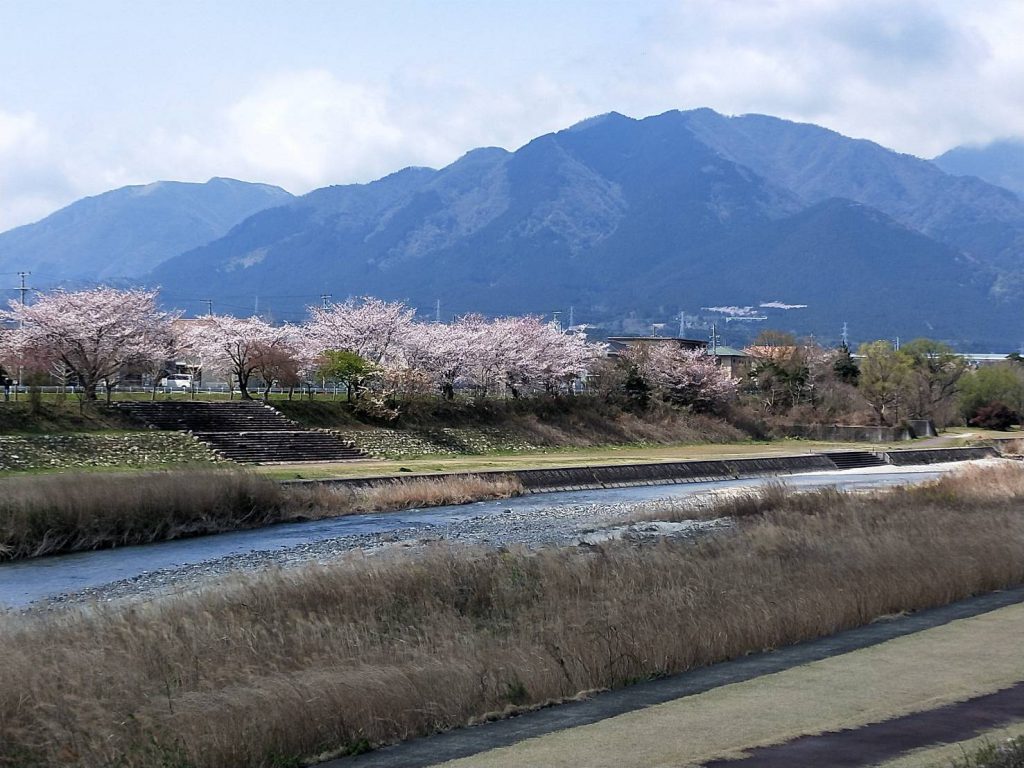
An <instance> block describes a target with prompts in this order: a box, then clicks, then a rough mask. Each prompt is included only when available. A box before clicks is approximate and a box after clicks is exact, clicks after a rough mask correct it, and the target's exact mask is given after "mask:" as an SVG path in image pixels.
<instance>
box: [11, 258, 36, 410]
mask: <svg viewBox="0 0 1024 768" xmlns="http://www.w3.org/2000/svg"><path fill="white" fill-rule="evenodd" d="M31 274H32V273H31V272H19V273H18V277H19V278H20V279H21V287H20V288H18V291H19V292H20V293H21V306H23V307H24V306H25V295H26V294H27V293H28V287H27V286H26V285H25V278H26V277H28V276H29V275H31ZM24 327H25V321H24V320H19V321H18V328H24ZM24 375H25V371H24V368H23V367H22V365H21V362H20V360H19V362H18V383H17V384H15V385H14V402H18V390H19V389H21V380H22V378H23V377H24Z"/></svg>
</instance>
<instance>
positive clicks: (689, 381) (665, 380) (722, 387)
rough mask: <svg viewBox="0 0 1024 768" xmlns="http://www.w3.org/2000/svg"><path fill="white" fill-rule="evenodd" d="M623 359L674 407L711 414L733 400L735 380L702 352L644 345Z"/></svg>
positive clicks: (735, 387) (671, 346) (624, 354)
mask: <svg viewBox="0 0 1024 768" xmlns="http://www.w3.org/2000/svg"><path fill="white" fill-rule="evenodd" d="M623 357H624V358H625V359H626V360H627V361H628V362H630V363H632V364H633V365H634V366H635V367H636V370H637V373H639V375H640V376H641V378H642V379H643V380H644V381H645V382H646V383H647V384H648V386H649V387H650V388H651V389H653V390H654V391H655V392H657V393H658V394H659V395H661V397H662V398H663V399H664V400H666V401H667V402H670V403H673V404H675V405H682V406H685V407H688V408H692V409H693V410H695V411H713V410H715V409H716V408H718V407H720V406H721V405H723V404H724V403H726V402H728V401H729V400H731V399H733V398H734V397H735V396H736V390H737V387H738V384H737V382H736V380H735V379H733V378H732V377H731V376H730V375H729V371H728V370H727V369H725V368H723V367H721V366H719V365H718V364H717V362H716V360H715V358H714V357H713V356H711V355H709V354H707V353H706V352H705V351H704V350H701V349H693V350H690V349H680V348H679V347H677V346H674V345H669V344H647V345H636V346H633V347H631V348H629V349H628V350H626V352H625V353H623Z"/></svg>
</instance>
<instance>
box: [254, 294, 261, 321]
mask: <svg viewBox="0 0 1024 768" xmlns="http://www.w3.org/2000/svg"><path fill="white" fill-rule="evenodd" d="M259 313H260V297H259V296H257V297H256V301H255V303H254V304H253V308H252V314H253V317H257V316H258V315H259Z"/></svg>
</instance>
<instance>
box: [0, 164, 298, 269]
mask: <svg viewBox="0 0 1024 768" xmlns="http://www.w3.org/2000/svg"><path fill="white" fill-rule="evenodd" d="M291 199H292V196H291V195H290V194H289V193H288V192H285V191H284V190H283V189H281V188H280V187H273V186H270V185H269V184H250V183H247V182H243V181H235V180H234V179H218V178H214V179H210V180H209V181H208V182H206V183H205V184H189V183H185V182H177V181H158V182H155V183H153V184H146V185H139V186H131V187H122V188H120V189H115V190H113V191H111V192H105V193H103V194H101V195H96V196H95V197H86V198H84V199H82V200H79V201H77V202H75V203H72V204H71V205H69V206H67V207H66V208H62V209H61V210H59V211H57V212H56V213H54V214H51V215H50V216H47V217H46V218H45V219H43V220H42V221H40V222H37V223H35V224H27V225H25V226H22V227H17V228H15V229H12V230H9V231H7V232H4V233H2V234H0V272H13V271H17V270H27V271H30V272H32V274H33V277H34V278H35V280H36V281H40V282H48V283H50V282H62V283H75V282H78V281H82V280H85V281H105V280H113V279H122V278H141V277H143V276H144V275H146V274H147V273H149V272H150V271H151V270H152V269H154V268H155V267H156V266H157V265H158V264H160V263H161V262H163V261H166V260H167V259H169V258H171V257H172V256H177V255H178V254H181V253H183V252H185V251H188V250H191V249H192V248H195V247H197V246H199V245H204V244H205V243H209V242H211V241H212V240H216V239H217V238H219V237H221V236H223V235H225V234H227V232H228V231H229V230H230V229H231V228H232V227H233V226H235V225H236V224H238V223H239V222H241V221H243V220H244V219H246V218H248V217H249V216H251V215H252V214H254V213H256V212H258V211H262V210H264V209H265V208H270V207H273V206H278V205H282V204H284V203H286V202H288V201H289V200H291Z"/></svg>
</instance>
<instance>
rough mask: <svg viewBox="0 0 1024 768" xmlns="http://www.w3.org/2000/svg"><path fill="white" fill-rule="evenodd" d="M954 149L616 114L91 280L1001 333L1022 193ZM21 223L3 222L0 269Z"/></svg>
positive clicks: (1015, 301)
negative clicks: (910, 148) (13, 226)
mask: <svg viewBox="0 0 1024 768" xmlns="http://www.w3.org/2000/svg"><path fill="white" fill-rule="evenodd" d="M983 154H984V153H983ZM951 155H952V156H953V158H954V160H955V159H956V155H955V154H954V153H947V155H943V156H942V157H940V158H936V159H935V161H933V162H930V161H927V160H923V159H920V158H917V157H913V156H910V155H904V154H899V153H896V152H893V151H891V150H889V149H886V148H884V147H882V146H880V145H878V144H875V143H873V142H869V141H864V140H856V139H850V138H847V137H845V136H842V135H840V134H838V133H835V132H834V131H830V130H828V129H825V128H822V127H819V126H815V125H809V124H800V123H794V122H790V121H786V120H781V119H778V118H773V117H768V116H763V115H744V116H738V117H727V116H723V115H720V114H718V113H716V112H713V111H711V110H708V109H699V110H693V111H686V112H679V111H672V112H667V113H664V114H661V115H657V116H653V117H648V118H644V119H632V118H629V117H625V116H623V115H620V114H617V113H610V114H607V115H603V116H600V117H595V118H592V119H590V120H586V121H584V122H582V123H579V124H577V125H574V126H572V127H570V128H567V129H566V130H563V131H559V132H557V133H552V134H547V135H544V136H540V137H538V138H537V139H535V140H533V141H531V142H529V143H528V144H526V145H525V146H523V147H521V148H520V149H518V150H516V151H514V152H508V151H505V150H503V149H498V148H482V149H477V150H473V151H471V152H469V153H467V154H466V155H464V156H463V157H462V158H460V159H459V160H457V161H456V162H454V163H452V164H451V165H449V166H447V167H445V168H442V169H440V170H434V169H429V168H406V169H404V170H401V171H398V172H397V173H394V174H391V175H389V176H386V177H384V178H382V179H379V180H377V181H374V182H371V183H369V184H360V185H343V186H332V187H326V188H323V189H318V190H314V191H312V192H310V193H308V194H306V195H302V196H300V197H295V198H292V197H290V196H288V195H287V193H285V192H284V191H283V190H278V189H277V188H272V187H263V186H261V185H253V186H254V189H252V190H248V192H251V193H252V196H251V197H250V198H249V199H250V202H251V204H252V205H254V206H256V205H259V206H260V208H259V209H256V210H255V211H252V212H250V213H251V215H248V214H244V215H240V216H239V217H238V218H237V220H236V221H234V222H230V223H228V221H227V219H228V218H229V217H227V216H225V217H223V218H221V219H219V220H218V223H219V224H221V225H223V226H224V231H222V232H218V233H216V234H214V235H213V236H206V235H205V234H202V235H201V233H198V232H197V233H195V234H196V235H197V240H196V241H194V242H193V243H191V244H190V246H194V247H189V246H186V247H180V246H172V247H164V248H163V250H161V252H160V253H159V254H157V253H155V252H154V250H150V251H148V252H147V254H146V255H144V256H142V255H140V256H139V257H135V256H130V257H129V256H124V257H121V258H122V260H121V262H119V263H111V264H109V265H106V266H104V267H103V269H102V271H100V272H99V273H96V274H97V276H96V277H95V278H93V279H103V278H105V277H107V276H110V275H113V274H115V273H117V272H118V270H121V272H120V273H121V274H127V275H128V276H129V277H139V275H141V274H143V272H144V271H145V270H146V269H147V268H151V271H149V272H148V273H146V274H145V275H144V277H143V278H142V279H144V280H145V281H147V282H148V283H150V284H155V285H160V286H162V288H163V290H164V294H163V295H164V296H165V300H167V301H168V303H171V304H175V305H177V306H182V307H185V308H186V309H188V310H190V311H193V312H199V311H201V309H202V307H203V306H205V305H203V304H202V303H201V301H202V300H204V299H207V298H209V299H212V300H213V301H214V304H215V309H217V311H225V310H228V311H235V312H238V313H242V312H245V311H247V310H248V311H251V310H250V308H251V307H253V306H255V304H256V302H257V301H258V302H259V307H260V309H261V310H262V311H267V310H269V311H270V312H271V314H273V315H274V316H276V317H280V318H287V317H296V316H298V315H301V313H302V311H303V308H304V307H305V306H306V305H308V304H312V303H315V302H317V301H318V300H319V296H320V295H321V294H324V293H328V294H331V295H333V297H334V298H335V299H336V300H340V299H343V298H345V297H347V296H357V295H362V294H372V295H377V296H381V297H384V298H389V299H403V300H406V301H408V302H410V303H411V304H412V305H413V306H416V307H418V308H419V309H420V311H421V312H423V313H424V314H428V315H430V316H432V315H433V312H434V308H435V306H436V305H435V302H440V306H441V308H442V315H443V316H444V317H449V316H451V315H452V314H462V313H465V312H470V311H478V312H483V313H486V314H502V313H513V312H515V313H521V312H537V313H543V314H548V313H550V312H551V311H552V310H562V311H565V310H567V309H568V308H569V307H570V306H572V307H573V308H574V314H575V317H576V319H578V320H582V321H586V322H589V323H595V324H599V325H603V326H604V327H605V329H606V330H607V331H617V330H621V329H623V328H624V327H626V326H630V323H631V322H632V326H630V327H635V326H636V324H637V323H641V322H650V321H657V320H661V321H666V320H668V321H671V320H672V318H673V316H676V315H678V313H679V312H680V311H681V310H684V311H686V312H688V313H689V314H691V315H692V314H700V315H704V316H705V317H707V316H715V313H716V311H717V312H718V316H720V317H721V320H722V323H721V325H722V327H723V328H728V333H729V334H731V335H732V334H734V335H736V336H742V335H743V334H742V332H741V331H739V329H750V328H753V329H754V330H756V329H758V328H759V327H763V326H764V325H768V326H770V327H776V328H785V329H789V330H794V331H797V332H800V333H808V332H810V333H817V334H819V335H820V336H822V337H823V338H825V339H829V338H834V337H835V336H837V335H838V331H839V328H840V326H841V325H842V323H843V322H844V321H848V322H849V323H850V326H851V332H852V335H853V336H854V337H855V338H858V339H871V338H879V337H881V338H891V337H893V336H895V335H901V336H903V337H905V338H907V337H912V336H917V335H927V336H931V337H933V338H939V339H943V340H947V341H950V342H952V343H955V344H957V345H959V346H961V347H963V348H967V347H975V348H977V347H984V346H989V347H994V346H995V345H1001V346H1007V345H1012V346H1016V340H1017V339H1018V337H1019V335H1020V334H1019V330H1018V327H1019V325H1018V323H1019V320H1018V318H1019V316H1020V311H1021V309H1022V308H1024V202H1022V200H1021V198H1020V197H1018V195H1017V194H1015V193H1014V192H1013V191H1011V190H1010V189H1008V188H1006V187H1002V186H998V185H996V184H993V183H990V181H986V180H983V179H984V178H985V177H986V176H988V177H989V179H991V178H993V177H992V176H991V175H990V174H988V173H984V172H982V171H983V169H981V168H980V165H981V164H980V163H979V162H978V161H977V157H978V156H977V154H975V156H973V159H972V158H968V161H963V158H962V157H961V162H960V165H950V164H949V162H948V161H949V160H950V156H951ZM1003 165H1004V166H1005V163H1004V164H1003ZM215 182H223V180H213V181H211V182H210V184H214V183H215ZM232 184H241V183H240V182H232ZM185 186H187V185H185ZM202 186H207V185H202ZM134 189H147V188H146V187H143V188H134ZM246 189H248V188H246ZM240 190H241V187H240V188H239V194H241V192H240ZM257 191H259V192H261V193H263V195H264V196H263V198H262V200H263V203H266V204H263V203H261V202H259V200H257V199H256V198H258V197H259V195H257V194H256V192H257ZM117 192H122V190H118V191H117ZM117 192H115V193H109V194H111V195H113V194H117ZM103 197H104V196H100V197H99V198H92V200H101V199H102V198H103ZM83 202H86V201H83ZM77 205H80V203H76V204H75V205H74V206H71V207H70V208H69V209H65V211H70V210H71V209H72V208H75V206H77ZM60 213H64V212H60ZM58 215H59V214H55V216H58ZM50 218H51V219H52V218H54V217H50ZM49 221H50V219H46V220H44V221H43V222H40V224H36V225H31V226H30V227H29V228H28V229H30V230H31V229H32V228H33V227H40V226H42V225H45V224H47V222H49ZM126 228H128V229H129V230H130V231H132V232H139V231H142V232H143V235H142V239H145V236H144V230H145V227H138V228H131V227H128V226H127V225H126ZM20 229H22V230H24V229H26V228H24V227H23V228H20ZM84 229H86V228H85V227H83V230H84ZM51 231H56V230H52V229H51ZM115 231H116V230H115ZM18 232H19V230H12V232H9V233H5V234H3V235H0V267H2V266H3V265H4V264H5V262H4V261H2V258H3V255H4V253H5V251H4V247H5V238H8V237H9V236H10V235H12V234H14V233H18ZM204 237H205V239H203V238H204ZM153 240H154V241H156V240H160V242H161V244H162V245H163V243H164V241H163V240H162V239H160V238H153ZM174 248H177V249H178V250H177V251H174ZM138 251H139V252H140V253H141V251H142V249H141V248H139V249H138ZM172 251H174V252H173V253H172ZM131 253H135V251H131ZM52 261H54V262H56V261H57V259H56V258H54V259H52ZM126 265H127V267H130V268H131V270H132V271H131V272H130V273H129V272H126V271H124V270H125V269H126ZM257 297H258V298H257ZM706 307H720V308H722V309H720V310H702V309H701V308H706ZM752 315H754V316H758V315H759V316H765V317H767V320H765V321H762V322H761V324H760V325H758V324H756V323H752V322H748V320H749V318H750V317H751V316H752ZM749 332H750V331H749V330H748V331H747V333H749ZM731 335H730V336H727V337H726V340H727V341H732V338H731ZM737 340H740V339H737Z"/></svg>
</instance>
